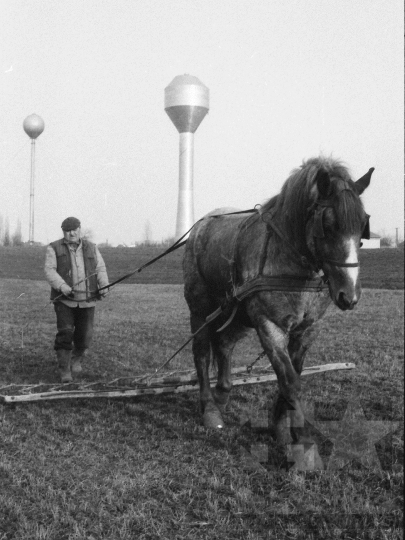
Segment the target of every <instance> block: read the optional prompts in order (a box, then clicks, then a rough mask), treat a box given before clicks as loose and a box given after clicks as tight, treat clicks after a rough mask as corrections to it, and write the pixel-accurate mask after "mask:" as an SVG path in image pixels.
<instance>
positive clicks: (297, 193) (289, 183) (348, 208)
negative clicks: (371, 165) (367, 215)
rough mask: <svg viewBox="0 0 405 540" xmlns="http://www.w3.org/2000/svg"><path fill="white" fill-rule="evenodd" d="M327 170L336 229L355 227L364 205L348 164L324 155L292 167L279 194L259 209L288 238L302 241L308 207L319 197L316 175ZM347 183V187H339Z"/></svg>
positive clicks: (357, 227) (357, 224)
mask: <svg viewBox="0 0 405 540" xmlns="http://www.w3.org/2000/svg"><path fill="white" fill-rule="evenodd" d="M321 170H322V171H326V172H327V173H328V174H329V177H330V179H331V180H332V182H331V192H330V195H329V196H328V198H329V199H331V200H332V201H333V207H334V210H335V215H336V220H337V223H338V224H339V231H340V232H341V233H342V234H346V233H347V234H350V233H352V232H355V231H358V230H359V227H360V225H361V221H362V219H363V217H364V209H363V205H362V202H361V200H360V197H359V196H358V194H357V192H356V190H355V186H354V182H353V180H352V179H351V177H350V173H349V171H348V169H347V167H346V166H345V165H344V164H343V163H342V162H341V161H339V160H336V159H333V158H326V157H317V158H311V159H308V160H307V161H304V162H303V164H302V165H301V167H299V168H297V169H294V170H293V171H292V172H291V174H290V176H289V177H288V178H287V180H286V181H285V183H284V185H283V187H282V188H281V191H280V193H279V194H278V195H276V196H274V197H272V198H271V199H269V200H268V201H267V202H266V203H265V204H264V205H263V207H262V210H261V211H262V212H263V213H264V212H269V211H271V213H272V214H273V215H274V216H275V217H276V219H277V220H278V221H279V222H280V224H282V225H283V226H284V227H285V230H286V232H287V233H288V234H289V235H290V237H291V238H295V239H300V240H301V241H303V242H305V228H306V223H307V218H308V209H309V208H310V207H311V206H312V205H313V203H314V202H315V201H316V199H317V198H318V188H317V186H316V182H315V179H316V176H317V174H318V172H319V171H321ZM342 184H343V185H346V186H347V185H348V186H349V187H350V188H351V189H350V190H347V189H345V190H343V191H342V190H341V187H342Z"/></svg>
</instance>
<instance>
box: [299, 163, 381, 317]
mask: <svg viewBox="0 0 405 540" xmlns="http://www.w3.org/2000/svg"><path fill="white" fill-rule="evenodd" d="M341 171H345V169H344V168H341ZM373 171H374V169H373V168H372V169H370V170H369V171H368V173H367V174H365V175H364V176H363V177H362V178H360V179H359V180H357V182H354V181H352V180H351V179H350V178H349V176H348V174H347V175H346V174H343V175H342V174H340V175H337V176H335V175H334V174H333V171H328V170H326V169H323V168H320V169H319V170H318V172H317V174H316V177H315V181H314V184H313V188H312V196H313V201H314V202H313V204H312V206H311V207H310V209H309V219H308V222H307V228H306V235H307V241H308V246H309V247H310V250H311V252H312V254H313V255H314V258H315V260H316V262H317V265H318V267H320V268H322V270H323V272H324V274H325V276H326V278H327V280H328V283H329V291H330V295H331V298H332V300H333V302H334V303H335V304H336V305H337V306H338V307H339V308H340V309H342V310H347V309H353V308H354V306H355V305H356V304H357V302H358V301H359V299H360V295H361V285H360V279H359V256H358V254H359V249H360V247H361V239H362V238H369V237H370V229H369V221H368V219H369V216H368V215H367V214H366V212H365V211H364V208H363V204H362V202H361V200H360V195H361V194H362V193H363V191H364V190H365V189H366V188H367V187H368V185H369V184H370V179H371V175H372V173H373Z"/></svg>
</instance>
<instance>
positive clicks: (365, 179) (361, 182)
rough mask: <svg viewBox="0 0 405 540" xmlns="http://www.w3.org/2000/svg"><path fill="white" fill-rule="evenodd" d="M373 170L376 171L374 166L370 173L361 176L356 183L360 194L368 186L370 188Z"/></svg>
mask: <svg viewBox="0 0 405 540" xmlns="http://www.w3.org/2000/svg"><path fill="white" fill-rule="evenodd" d="M373 172H374V167H371V169H370V170H369V171H368V173H366V174H365V175H364V176H362V177H361V178H359V179H358V180H357V182H355V183H354V185H355V187H356V191H357V193H358V194H359V195H361V194H362V193H363V191H364V190H365V189H366V188H368V186H369V185H370V180H371V175H372V174H373Z"/></svg>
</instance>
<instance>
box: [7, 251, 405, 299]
mask: <svg viewBox="0 0 405 540" xmlns="http://www.w3.org/2000/svg"><path fill="white" fill-rule="evenodd" d="M45 251H46V246H40V247H36V246H34V247H29V246H25V247H4V246H3V247H0V279H14V278H17V279H32V280H41V281H42V280H44V279H45V276H44V269H43V268H44V261H45ZM164 251H165V248H164V247H156V246H149V247H147V246H140V247H136V248H101V249H100V252H101V254H102V256H103V258H104V260H105V263H106V267H107V271H108V276H109V279H110V282H112V281H114V280H115V279H117V278H119V277H121V276H123V275H126V274H128V273H130V272H133V271H134V270H136V269H137V268H139V267H140V266H141V265H143V264H145V263H146V262H148V261H150V260H151V259H153V258H154V257H156V256H158V255H160V254H161V253H163V252H164ZM183 253H184V247H180V248H179V249H177V250H176V251H173V252H172V253H170V254H168V255H166V256H165V257H163V258H162V259H160V260H159V261H157V262H156V263H154V264H153V265H151V266H149V267H148V268H146V269H144V270H143V271H142V272H140V273H136V274H134V275H133V276H131V277H130V278H129V279H127V280H126V281H125V283H172V284H180V283H183V273H182V257H183ZM359 257H360V272H361V273H360V276H361V282H362V285H363V287H365V288H372V289H374V288H377V289H403V288H404V250H403V249H400V248H382V249H361V250H360V252H359Z"/></svg>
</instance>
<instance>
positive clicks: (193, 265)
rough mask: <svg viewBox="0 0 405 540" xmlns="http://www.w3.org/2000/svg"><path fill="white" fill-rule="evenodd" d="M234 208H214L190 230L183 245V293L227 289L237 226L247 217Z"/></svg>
mask: <svg viewBox="0 0 405 540" xmlns="http://www.w3.org/2000/svg"><path fill="white" fill-rule="evenodd" d="M238 211H239V210H238V209H237V208H229V207H226V208H217V209H215V210H213V211H212V212H209V213H208V214H206V215H205V216H204V217H203V218H202V219H201V220H200V221H199V222H198V223H197V224H196V225H195V226H194V228H193V230H192V231H191V233H190V236H189V238H188V240H187V243H186V249H185V254H184V259H183V274H184V283H185V288H186V290H187V289H188V288H189V289H190V288H193V287H196V286H198V284H200V283H204V284H205V285H206V286H207V287H208V288H210V289H211V290H214V289H215V290H223V291H224V292H225V289H227V288H229V287H230V284H231V283H230V282H231V264H232V261H233V257H234V248H235V239H236V235H237V234H238V230H239V224H240V223H241V221H242V220H243V219H246V214H236V215H229V214H230V213H232V212H238Z"/></svg>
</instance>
